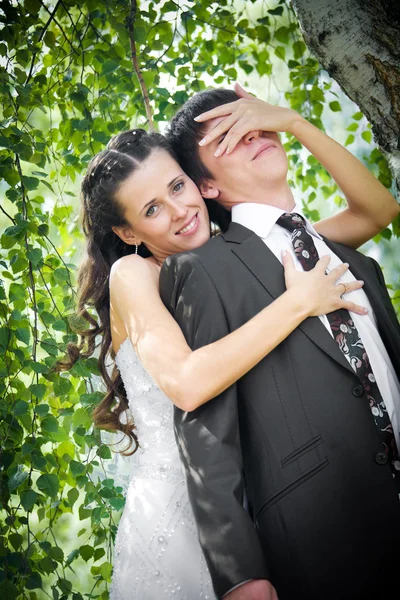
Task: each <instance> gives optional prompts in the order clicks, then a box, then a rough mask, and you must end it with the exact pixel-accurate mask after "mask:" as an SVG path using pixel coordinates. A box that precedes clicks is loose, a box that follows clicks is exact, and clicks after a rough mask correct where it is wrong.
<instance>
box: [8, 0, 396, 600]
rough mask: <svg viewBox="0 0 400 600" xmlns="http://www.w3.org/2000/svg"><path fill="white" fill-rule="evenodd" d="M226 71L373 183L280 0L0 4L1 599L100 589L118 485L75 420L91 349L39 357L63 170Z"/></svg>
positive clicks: (387, 265) (325, 197)
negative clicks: (354, 162) (61, 362)
mask: <svg viewBox="0 0 400 600" xmlns="http://www.w3.org/2000/svg"><path fill="white" fill-rule="evenodd" d="M129 16H130V17H131V24H132V27H131V29H130V34H131V35H130V34H129V27H128V24H127V19H128V17H129ZM132 50H133V51H135V50H136V52H137V56H135V55H133V56H132ZM139 69H140V72H139ZM138 75H139V77H142V86H140V85H139V80H138ZM236 79H239V80H240V81H241V82H242V83H243V84H244V85H245V86H247V87H249V88H250V89H251V90H252V91H253V92H255V93H256V94H257V95H259V96H260V97H262V98H263V99H266V100H268V101H270V102H273V103H281V104H285V105H288V106H291V107H292V108H294V109H296V110H298V111H299V112H301V113H302V114H303V115H304V116H305V117H306V118H307V119H309V120H310V121H311V122H313V123H314V124H315V125H316V126H317V127H320V128H322V129H324V128H325V129H326V130H327V131H328V133H330V134H331V135H333V137H335V138H336V139H337V140H338V141H340V142H342V143H345V145H346V146H349V148H350V150H352V151H353V152H354V153H355V154H356V155H357V156H358V157H359V158H361V159H362V160H364V162H365V163H366V164H367V165H368V167H369V168H370V169H371V170H372V171H373V172H374V173H375V174H376V176H377V177H379V179H380V180H381V181H382V182H383V183H384V185H386V186H387V187H388V188H390V187H391V185H392V181H391V175H390V171H389V169H388V166H387V164H386V162H385V160H384V159H383V157H382V156H381V154H380V152H379V150H378V149H377V148H376V147H375V146H374V143H373V139H372V134H371V130H370V125H369V124H368V122H367V121H366V119H365V117H364V116H363V115H362V113H360V112H359V110H358V108H357V107H356V106H355V105H353V104H352V103H351V102H350V101H349V100H348V99H347V98H346V97H345V96H344V95H343V94H342V93H341V92H340V90H339V89H338V86H337V85H336V84H335V82H334V81H333V80H332V79H330V78H329V76H328V75H327V73H326V72H324V71H323V70H322V69H321V67H320V65H319V64H318V63H317V61H316V60H315V59H314V58H313V57H312V56H311V55H310V54H309V52H308V50H307V48H306V46H305V44H304V41H303V39H302V36H301V33H300V30H299V27H298V23H297V21H296V18H295V16H294V13H293V12H292V10H291V7H290V4H289V2H288V1H287V0H279V1H278V2H277V1H276V0H269V1H265V0H263V1H260V0H254V1H253V0H252V1H251V2H241V1H234V0H220V1H219V2H218V3H216V2H215V3H214V2H202V1H196V2H193V1H189V0H188V1H186V2H184V1H181V0H179V2H175V1H173V0H168V1H164V2H142V3H141V4H140V5H139V6H137V7H136V3H135V2H130V1H128V0H111V1H108V0H88V1H86V2H78V1H75V0H58V1H55V0H53V1H49V0H20V1H16V0H5V1H3V2H1V4H0V94H1V107H2V108H1V116H0V119H1V131H0V177H1V182H0V193H1V212H0V225H1V233H2V235H1V251H0V252H1V253H0V270H1V285H0V319H1V323H0V353H1V357H0V394H1V399H0V415H1V423H0V436H1V439H0V441H1V449H0V452H1V466H0V486H1V487H0V496H1V508H0V511H1V512H0V536H1V545H0V596H1V597H2V598H9V599H13V598H31V599H35V598H54V599H55V600H58V599H59V598H73V599H74V600H78V599H80V598H82V597H87V598H98V597H101V598H104V599H105V598H108V590H109V584H110V580H111V571H112V544H113V538H114V536H115V532H116V525H117V522H118V519H119V517H120V514H121V510H122V508H123V505H124V497H123V493H122V491H123V490H122V487H121V486H119V485H118V481H117V478H116V477H114V478H111V477H109V475H107V474H106V469H105V467H107V473H109V472H110V470H112V469H110V464H111V463H112V459H111V453H110V449H109V448H108V447H107V446H106V445H105V444H102V443H101V439H100V435H99V432H97V431H94V430H93V428H92V427H91V410H92V408H93V406H94V405H95V404H96V403H97V402H98V400H99V398H100V397H101V392H100V391H98V390H96V388H95V385H94V383H93V381H94V380H93V376H96V375H97V373H98V371H97V365H96V360H95V359H94V358H91V359H88V360H80V361H79V362H78V363H77V364H76V365H75V366H74V368H73V369H72V370H71V372H70V373H68V374H62V375H56V374H55V373H54V372H53V371H52V366H53V364H54V362H55V360H56V357H57V356H60V355H62V354H63V349H64V348H65V345H66V343H67V342H68V341H70V340H75V339H76V338H75V335H74V333H73V332H72V330H71V324H73V322H74V318H75V317H74V299H75V291H74V281H75V272H76V265H77V264H78V263H79V261H80V258H81V255H82V247H83V244H82V237H81V234H80V232H79V223H78V211H79V183H80V179H81V176H82V174H83V173H84V171H85V169H86V166H87V164H88V161H89V160H90V158H91V157H92V156H93V155H94V154H95V153H97V152H98V151H100V150H102V149H103V148H104V145H105V144H106V143H107V142H108V140H109V138H110V137H111V136H112V135H114V134H115V133H117V132H119V131H122V130H124V129H128V128H130V127H135V126H142V125H143V126H146V122H147V116H148V115H149V109H150V112H151V113H152V115H153V119H154V125H155V126H156V127H159V128H160V130H163V128H164V127H165V124H166V123H167V121H168V119H169V118H170V117H171V116H172V115H173V114H174V112H175V111H176V110H177V108H178V107H179V106H180V105H181V104H182V103H183V102H184V101H185V100H186V99H187V98H188V96H189V95H190V94H191V93H192V92H194V91H197V90H200V89H203V88H205V87H207V86H209V85H213V86H217V85H220V86H221V85H223V86H228V85H231V84H232V83H233V82H234V81H235V80H236ZM146 89H147V90H148V96H149V103H148V107H147V108H148V111H147V116H146V106H145V102H144V99H143V91H144V90H146ZM285 142H286V149H287V151H288V154H289V157H290V167H291V180H292V183H293V185H294V186H295V187H296V189H297V190H298V192H297V193H298V195H300V197H301V199H302V200H303V202H304V207H305V210H306V212H307V213H308V215H309V216H310V217H311V219H313V220H318V219H319V218H320V217H323V216H326V215H328V214H331V213H332V212H334V211H335V210H338V209H339V208H340V206H342V205H343V199H342V197H341V195H340V192H338V190H337V188H336V186H335V184H334V183H333V182H332V180H331V179H330V177H329V175H328V174H327V173H326V172H325V171H324V169H323V168H322V167H321V166H320V165H319V164H318V163H317V161H315V159H314V158H313V157H312V156H310V155H309V154H308V153H307V152H306V151H304V150H303V149H302V148H301V146H300V144H299V143H298V142H297V141H296V140H295V139H293V138H290V139H289V138H288V139H286V140H285ZM393 234H394V235H393ZM398 235H399V224H398V222H397V223H395V224H394V225H393V227H391V228H388V229H386V230H385V231H384V232H382V234H381V235H379V236H377V238H376V239H375V240H374V241H373V242H370V243H369V244H367V245H366V246H365V247H364V248H363V250H364V251H366V252H368V253H370V254H373V255H374V256H375V257H376V258H378V260H379V261H380V263H381V264H382V265H383V267H384V270H385V275H386V279H387V281H388V282H389V284H390V288H391V290H392V296H393V299H394V301H395V306H396V307H397V308H399V291H398V290H397V289H396V285H398V283H397V277H398V266H399V265H398V262H397V263H396V260H398V259H396V251H397V253H398V250H399V243H398V240H397V239H396V238H397V237H398Z"/></svg>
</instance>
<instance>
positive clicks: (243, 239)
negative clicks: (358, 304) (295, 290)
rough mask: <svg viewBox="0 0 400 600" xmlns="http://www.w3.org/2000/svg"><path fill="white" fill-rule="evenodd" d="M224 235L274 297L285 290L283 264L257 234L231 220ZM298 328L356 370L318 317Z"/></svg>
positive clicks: (310, 319)
mask: <svg viewBox="0 0 400 600" xmlns="http://www.w3.org/2000/svg"><path fill="white" fill-rule="evenodd" d="M222 236H223V238H224V239H225V240H226V241H227V242H231V243H232V248H231V249H232V252H233V253H234V254H235V255H236V256H237V257H238V258H239V259H240V260H241V261H242V262H243V264H244V265H245V266H246V267H247V268H248V269H249V270H250V271H251V272H252V274H253V275H254V277H256V279H258V281H259V282H260V283H261V285H262V286H263V287H264V288H265V289H266V290H267V292H268V293H269V294H270V296H272V298H273V299H274V300H275V299H276V298H278V297H279V296H281V295H282V294H283V293H284V292H285V290H286V287H285V280H284V270H283V267H282V265H281V263H280V262H279V260H278V259H277V258H276V256H275V255H274V254H273V253H272V252H271V250H270V249H269V248H268V246H267V245H266V244H265V243H264V242H263V240H262V239H261V238H260V237H259V236H258V235H256V234H255V233H254V232H253V231H250V230H249V229H247V228H246V227H244V226H243V225H239V224H238V223H232V224H231V225H230V227H229V229H228V231H227V232H226V233H224V234H222ZM346 260H347V259H346ZM299 329H301V331H302V332H303V333H304V334H305V335H306V336H307V337H308V338H309V339H310V340H311V341H312V342H314V343H315V344H316V345H317V346H319V347H320V348H321V350H323V351H324V352H325V353H326V354H328V355H329V356H330V357H331V358H332V359H333V360H335V361H336V362H338V363H339V364H340V365H341V366H342V367H344V368H345V369H348V370H349V371H350V372H351V373H353V374H354V371H353V369H352V368H351V366H350V365H349V363H348V361H347V360H346V358H345V357H344V355H343V354H342V352H341V351H340V350H339V347H338V345H337V343H336V342H335V340H334V339H333V337H332V336H331V335H330V334H329V332H328V331H327V330H326V327H324V325H323V324H322V323H321V321H320V319H319V318H318V317H309V318H307V319H306V320H305V321H303V322H302V323H301V324H300V325H299Z"/></svg>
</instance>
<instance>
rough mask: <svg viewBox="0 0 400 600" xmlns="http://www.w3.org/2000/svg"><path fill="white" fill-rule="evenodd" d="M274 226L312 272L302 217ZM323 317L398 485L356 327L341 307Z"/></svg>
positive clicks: (391, 443) (397, 467)
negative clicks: (287, 234)
mask: <svg viewBox="0 0 400 600" xmlns="http://www.w3.org/2000/svg"><path fill="white" fill-rule="evenodd" d="M277 224H278V225H280V226H281V227H283V228H284V229H286V230H287V231H289V232H290V233H291V240H292V245H293V248H294V252H295V254H296V257H297V258H298V259H299V261H300V264H301V266H302V267H303V269H304V270H305V271H310V270H311V269H313V268H314V267H315V265H316V263H317V262H318V260H319V256H318V251H317V249H316V247H315V244H314V241H313V238H312V236H311V235H310V234H309V233H308V232H307V231H306V228H305V221H304V219H303V217H302V216H300V215H298V214H297V213H284V214H283V215H282V216H281V217H279V219H278V220H277ZM326 316H327V319H328V321H329V324H330V326H331V330H332V333H333V337H334V338H335V340H336V343H337V344H338V346H339V348H340V350H341V351H342V352H343V354H344V355H345V356H346V358H347V359H348V360H349V363H350V365H351V366H352V368H353V369H354V371H355V373H356V375H357V376H358V378H359V379H360V382H361V385H362V387H363V389H364V392H365V393H366V395H367V398H368V401H369V406H370V409H371V412H372V414H373V417H374V421H375V424H376V426H377V427H378V430H379V432H380V435H381V440H382V444H383V448H384V453H382V452H381V453H379V452H378V453H377V454H376V457H375V459H376V461H377V462H380V463H381V464H384V463H386V462H388V461H390V464H391V466H392V470H393V473H394V474H395V475H397V477H396V480H397V482H398V483H399V484H400V463H399V456H398V452H397V446H396V440H395V437H394V435H393V427H392V424H391V422H390V419H389V415H388V412H387V410H386V406H385V403H384V401H383V398H382V396H381V393H380V391H379V388H378V386H377V384H376V381H375V376H374V374H373V372H372V369H371V366H370V363H369V359H368V355H367V352H366V350H365V348H364V344H363V343H362V340H361V338H360V335H359V333H358V331H357V328H356V326H355V325H354V322H353V319H352V318H351V316H350V313H349V312H348V311H347V310H345V309H343V308H341V309H339V310H336V311H334V312H332V313H329V314H327V315H326Z"/></svg>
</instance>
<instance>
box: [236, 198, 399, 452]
mask: <svg viewBox="0 0 400 600" xmlns="http://www.w3.org/2000/svg"><path fill="white" fill-rule="evenodd" d="M284 212H286V211H284V210H282V209H280V208H277V207H275V206H269V205H267V204H254V203H250V202H244V203H242V204H237V205H236V206H234V207H233V208H232V221H233V222H235V223H240V224H241V225H244V226H245V227H247V228H248V229H250V230H251V231H254V233H256V234H257V235H258V236H259V237H260V238H261V239H262V240H263V242H264V243H265V244H266V245H267V246H268V248H269V249H270V250H271V252H273V254H275V256H276V258H277V259H278V260H279V261H280V262H282V250H286V251H287V252H290V254H291V255H292V257H293V260H294V263H295V267H296V269H297V270H298V271H302V270H303V268H302V266H301V264H300V261H299V260H298V259H297V258H296V255H295V253H294V249H293V246H292V242H291V237H290V232H289V231H287V230H286V229H284V228H283V227H280V226H279V225H277V224H276V221H277V220H278V219H279V217H280V216H281V215H282V214H283V213H284ZM290 212H295V213H298V214H299V215H301V216H302V217H303V218H304V220H305V222H306V230H307V232H308V233H309V234H310V235H311V236H312V237H313V240H314V243H315V247H316V249H317V251H318V255H319V257H320V258H321V257H322V256H325V255H329V256H330V257H331V261H330V263H329V265H328V270H332V269H334V268H335V267H337V266H338V265H340V264H342V261H341V260H340V259H339V258H338V257H337V256H336V254H334V253H333V252H332V250H330V248H328V246H327V245H326V244H325V242H324V240H323V239H322V237H321V236H320V235H319V234H318V233H317V232H316V231H315V229H314V228H313V226H312V225H311V223H310V222H309V221H308V219H307V218H306V217H305V216H304V214H303V212H302V210H301V208H300V207H299V206H298V205H297V204H296V205H295V206H294V207H293V209H292V210H291V211H290ZM350 281H356V279H355V277H354V276H353V275H352V273H351V265H350V268H349V269H348V270H347V271H346V272H345V273H344V274H343V275H342V277H340V279H338V283H340V282H343V283H349V282H350ZM346 297H348V298H349V299H351V300H352V301H353V302H355V303H356V304H359V305H360V306H364V307H365V308H367V309H368V311H369V312H368V313H367V314H366V315H357V314H355V313H353V312H352V313H351V317H352V319H353V321H354V324H355V326H356V327H357V330H358V332H359V334H360V337H361V339H362V341H363V344H364V347H365V349H366V351H367V354H368V357H369V360H370V364H371V367H372V371H373V373H374V375H375V379H376V383H377V385H378V388H379V391H380V393H381V395H382V398H383V400H384V402H385V405H386V408H387V411H388V415H389V418H390V421H391V423H392V426H393V432H394V435H395V438H396V442H397V447H398V448H399V449H400V432H399V423H400V383H399V380H398V378H397V376H396V373H395V371H394V368H393V365H392V362H391V360H390V358H389V355H388V353H387V351H386V349H385V346H384V345H383V342H382V339H381V337H380V335H379V333H378V329H377V325H376V318H375V315H374V311H373V310H372V307H371V304H370V303H369V300H368V298H367V295H366V294H365V292H364V290H363V289H362V288H361V289H359V290H355V291H353V292H349V293H348V294H346ZM319 318H320V319H321V321H322V323H323V324H324V326H325V327H326V329H327V331H328V332H329V334H330V335H332V337H333V334H332V330H331V327H330V325H329V321H328V319H327V317H326V315H322V316H320V317H319ZM346 358H347V356H346Z"/></svg>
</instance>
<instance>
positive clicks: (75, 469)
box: [69, 460, 86, 477]
mask: <svg viewBox="0 0 400 600" xmlns="http://www.w3.org/2000/svg"><path fill="white" fill-rule="evenodd" d="M69 468H70V470H71V473H72V475H73V477H78V475H82V473H84V472H85V471H86V467H85V465H83V464H82V463H80V462H77V461H76V460H71V462H70V463H69Z"/></svg>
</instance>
